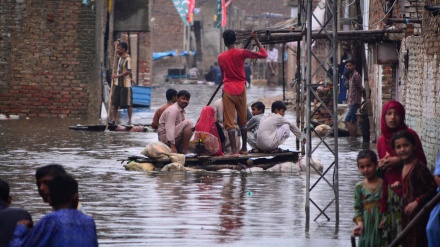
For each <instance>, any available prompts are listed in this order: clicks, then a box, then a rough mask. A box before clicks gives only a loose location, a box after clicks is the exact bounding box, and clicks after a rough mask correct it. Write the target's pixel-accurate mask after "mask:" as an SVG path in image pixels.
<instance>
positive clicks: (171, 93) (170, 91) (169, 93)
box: [165, 88, 177, 101]
mask: <svg viewBox="0 0 440 247" xmlns="http://www.w3.org/2000/svg"><path fill="white" fill-rule="evenodd" d="M165 95H166V96H167V100H168V101H170V100H172V99H173V97H175V96H176V95H177V91H176V89H173V88H169V89H168V90H167V92H166V93H165Z"/></svg>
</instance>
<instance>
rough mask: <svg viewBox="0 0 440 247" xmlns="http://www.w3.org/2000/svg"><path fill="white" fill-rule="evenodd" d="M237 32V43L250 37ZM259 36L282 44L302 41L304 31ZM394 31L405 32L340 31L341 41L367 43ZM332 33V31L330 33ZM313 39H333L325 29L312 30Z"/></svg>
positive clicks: (244, 32) (265, 40)
mask: <svg viewBox="0 0 440 247" xmlns="http://www.w3.org/2000/svg"><path fill="white" fill-rule="evenodd" d="M235 32H236V34H237V43H239V44H241V46H243V45H244V44H245V43H246V41H247V38H248V37H249V30H235ZM257 33H258V38H259V40H260V42H261V43H262V44H280V43H288V42H294V41H301V40H302V38H303V35H304V34H303V31H292V32H286V31H285V30H280V31H279V32H278V31H276V30H272V31H270V32H267V30H259V31H257ZM392 33H397V34H399V33H404V30H402V29H392V30H351V31H338V40H339V41H350V40H351V41H354V40H356V41H361V42H365V43H376V42H378V41H382V40H387V39H388V38H387V35H388V34H392ZM329 34H330V33H329ZM312 39H331V36H328V35H327V34H326V33H325V32H324V31H314V32H312Z"/></svg>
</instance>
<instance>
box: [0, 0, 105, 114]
mask: <svg viewBox="0 0 440 247" xmlns="http://www.w3.org/2000/svg"><path fill="white" fill-rule="evenodd" d="M0 18H1V21H0V49H1V50H0V63H1V66H0V113H2V114H18V115H21V116H81V115H87V114H94V113H95V114H97V113H98V109H99V106H100V104H99V102H100V100H101V99H100V97H96V95H97V92H99V93H100V83H99V81H98V80H96V78H95V77H94V74H96V73H95V71H96V70H94V63H95V56H96V52H95V49H96V48H95V46H96V44H95V13H94V11H93V9H92V8H91V6H85V5H83V4H82V1H81V0H73V1H72V0H58V1H48V0H39V1H30V0H27V1H26V0H16V1H8V2H5V1H3V3H2V4H1V5H0Z"/></svg>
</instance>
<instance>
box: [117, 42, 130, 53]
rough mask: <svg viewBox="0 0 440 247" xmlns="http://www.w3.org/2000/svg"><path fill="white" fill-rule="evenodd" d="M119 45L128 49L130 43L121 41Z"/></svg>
mask: <svg viewBox="0 0 440 247" xmlns="http://www.w3.org/2000/svg"><path fill="white" fill-rule="evenodd" d="M118 46H120V47H122V48H123V49H125V50H126V51H127V50H128V44H127V43H125V42H119V44H118Z"/></svg>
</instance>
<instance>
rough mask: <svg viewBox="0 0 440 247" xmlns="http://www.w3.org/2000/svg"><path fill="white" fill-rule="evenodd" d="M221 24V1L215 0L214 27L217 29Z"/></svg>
mask: <svg viewBox="0 0 440 247" xmlns="http://www.w3.org/2000/svg"><path fill="white" fill-rule="evenodd" d="M221 23H222V0H216V2H215V12H214V27H215V28H217V29H219V28H220V27H221Z"/></svg>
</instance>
